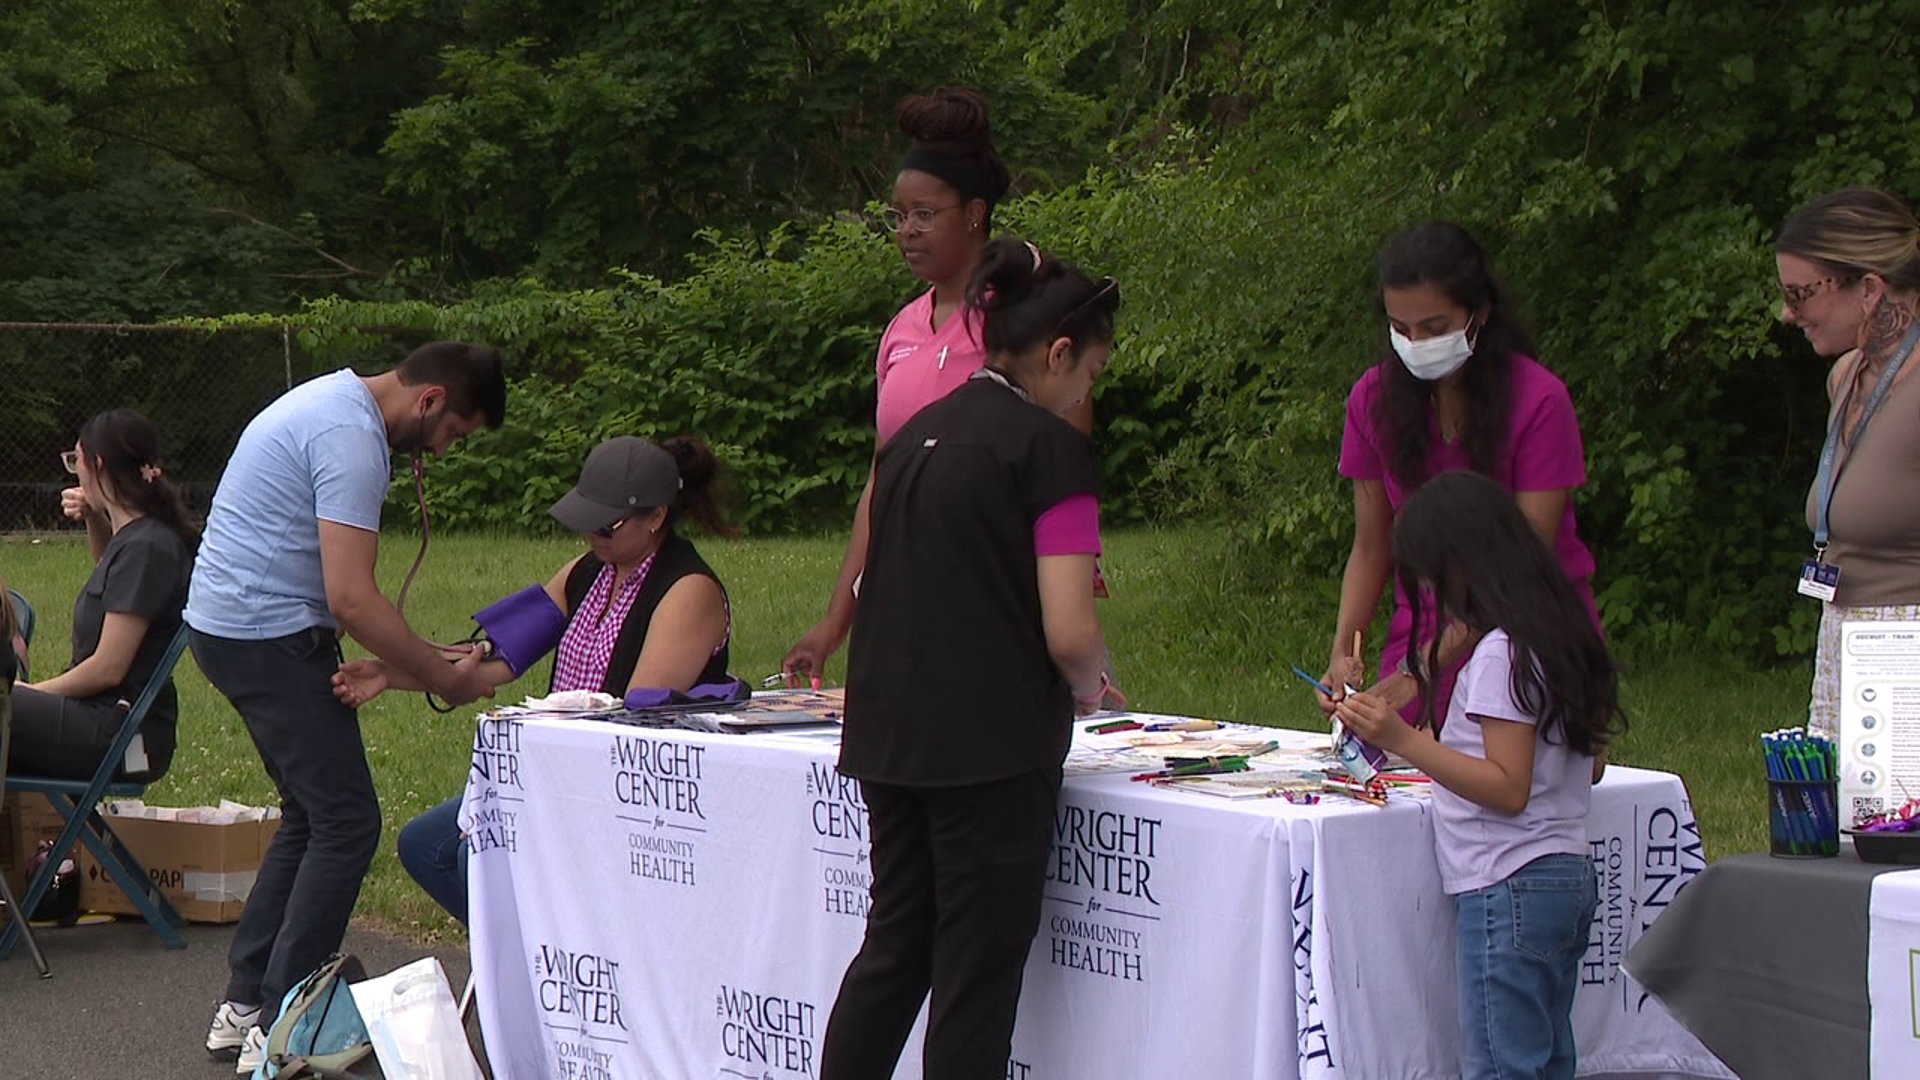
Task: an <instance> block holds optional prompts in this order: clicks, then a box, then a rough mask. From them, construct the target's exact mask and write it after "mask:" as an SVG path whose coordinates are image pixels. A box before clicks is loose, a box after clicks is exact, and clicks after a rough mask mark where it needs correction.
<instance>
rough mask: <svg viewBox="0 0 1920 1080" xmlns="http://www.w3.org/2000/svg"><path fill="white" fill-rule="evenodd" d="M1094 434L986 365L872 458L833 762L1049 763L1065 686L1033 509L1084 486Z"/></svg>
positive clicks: (969, 769) (964, 778)
mask: <svg viewBox="0 0 1920 1080" xmlns="http://www.w3.org/2000/svg"><path fill="white" fill-rule="evenodd" d="M1095 472H1096V470H1095V467H1094V459H1093V446H1092V443H1090V442H1089V441H1088V439H1087V437H1086V436H1085V435H1082V434H1081V433H1080V432H1078V431H1076V430H1074V428H1073V427H1072V425H1070V424H1068V423H1067V422H1066V421H1065V420H1063V419H1061V418H1060V417H1058V416H1055V415H1054V414H1052V413H1050V412H1047V411H1046V410H1045V409H1042V408H1040V407H1039V406H1037V405H1032V404H1029V403H1028V402H1026V401H1024V400H1023V399H1021V398H1020V397H1019V396H1018V395H1016V394H1015V393H1014V392H1013V391H1012V390H1010V389H1008V388H1007V387H1005V386H1002V385H1000V384H999V383H998V382H995V381H993V380H991V379H984V378H975V379H973V380H971V381H969V382H968V383H966V384H965V385H963V386H961V387H960V388H959V389H957V390H955V391H954V392H953V393H951V394H949V395H947V396H946V397H945V398H943V399H941V400H940V401H937V402H935V403H934V404H932V405H929V406H927V407H926V408H925V409H922V410H921V411H920V412H919V413H917V414H915V416H914V417H913V419H911V420H909V421H907V423H906V426H904V427H902V428H901V429H900V430H899V431H898V432H897V433H895V434H894V436H893V438H891V439H889V440H888V441H887V444H886V446H884V447H883V448H882V449H881V451H880V455H879V457H878V459H877V460H876V461H875V463H874V481H873V504H872V510H871V516H870V519H869V521H870V539H869V541H868V545H867V565H866V571H865V575H864V576H863V578H862V579H861V584H860V599H859V603H858V605H857V607H856V608H855V614H854V620H853V638H852V642H851V644H850V645H849V646H848V650H847V715H846V723H845V726H844V733H843V737H842V740H841V744H840V769H841V771H842V772H844V773H846V774H848V775H850V776H857V777H859V778H861V779H864V780H874V781H878V782H881V783H893V784H903V785H911V786H921V787H947V786H955V785H960V784H979V783H987V782H989V781H993V780H1000V779H1005V778H1007V777H1011V776H1017V775H1019V774H1021V773H1024V772H1028V771H1031V770H1034V769H1040V768H1047V767H1058V766H1059V764H1060V762H1061V760H1062V759H1063V758H1065V756H1066V752H1067V744H1068V742H1069V740H1070V737H1071V731H1072V727H1071V725H1072V721H1073V693H1072V691H1071V690H1070V689H1069V688H1068V686H1067V683H1066V680H1065V679H1064V678H1062V677H1061V675H1060V672H1059V670H1058V669H1057V668H1055V666H1054V663H1053V658H1052V655H1051V654H1050V653H1049V652H1048V651H1047V639H1046V632H1045V630H1044V628H1043V626H1042V624H1041V611H1040V586H1039V581H1038V580H1037V577H1036V573H1037V571H1036V563H1035V559H1036V556H1035V554H1034V549H1033V528H1034V523H1035V522H1036V521H1038V520H1039V518H1040V515H1041V514H1043V513H1045V512H1046V511H1047V510H1049V509H1051V508H1052V507H1053V506H1055V505H1056V504H1058V503H1059V502H1060V501H1061V500H1063V499H1065V498H1067V497H1068V496H1071V495H1079V494H1091V493H1093V492H1094V490H1095V480H1096V476H1095Z"/></svg>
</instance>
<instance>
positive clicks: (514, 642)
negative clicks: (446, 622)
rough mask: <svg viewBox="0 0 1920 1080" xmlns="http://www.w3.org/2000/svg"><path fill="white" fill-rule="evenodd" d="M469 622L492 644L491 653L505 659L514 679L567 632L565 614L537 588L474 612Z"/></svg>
mask: <svg viewBox="0 0 1920 1080" xmlns="http://www.w3.org/2000/svg"><path fill="white" fill-rule="evenodd" d="M473 621H474V622H477V623H479V624H480V629H481V630H482V631H483V632H485V634H486V635H487V640H489V641H491V642H493V654H494V655H495V656H498V657H499V658H500V659H502V660H505V661H506V662H507V667H508V668H509V669H511V670H512V671H513V673H514V675H515V676H516V677H517V676H519V675H520V674H521V673H523V672H525V671H526V670H527V669H528V668H530V667H532V666H533V665H535V664H537V663H539V662H540V658H541V657H543V656H545V655H547V654H548V653H550V652H552V651H553V648H554V646H556V645H558V644H560V635H561V634H562V633H563V632H565V630H566V629H567V615H566V612H564V611H561V610H560V607H559V605H557V604H555V603H554V602H553V597H551V596H548V595H547V590H546V589H545V588H544V587H542V586H539V585H529V586H527V587H526V588H524V589H521V590H520V591H519V592H517V593H514V594H513V595H511V596H508V597H505V598H503V599H500V600H496V601H495V602H494V603H492V604H490V605H488V606H487V607H486V608H484V609H482V610H480V611H476V612H474V614H473Z"/></svg>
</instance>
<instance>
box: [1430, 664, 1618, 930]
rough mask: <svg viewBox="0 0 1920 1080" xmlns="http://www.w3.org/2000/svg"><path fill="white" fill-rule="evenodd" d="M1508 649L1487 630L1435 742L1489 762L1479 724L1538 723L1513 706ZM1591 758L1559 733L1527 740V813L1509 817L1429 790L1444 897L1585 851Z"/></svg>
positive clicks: (1464, 671) (1462, 672) (1442, 790)
mask: <svg viewBox="0 0 1920 1080" xmlns="http://www.w3.org/2000/svg"><path fill="white" fill-rule="evenodd" d="M1511 651H1512V643H1511V642H1509V641H1508V639H1507V633H1506V631H1504V630H1492V631H1489V632H1488V633H1487V635H1486V636H1485V637H1483V638H1481V639H1480V644H1479V645H1477V646H1475V647H1474V650H1473V656H1472V657H1470V658H1469V659H1468V660H1467V664H1466V666H1465V667H1463V668H1461V669H1460V678H1459V680H1458V681H1457V682H1455V683H1454V689H1453V700H1452V701H1451V702H1450V703H1449V704H1448V706H1447V723H1446V726H1445V727H1444V728H1442V729H1441V731H1440V741H1441V743H1443V744H1444V745H1446V746H1450V747H1452V748H1453V749H1455V750H1458V751H1460V752H1461V753H1463V754H1466V755H1468V756H1470V757H1477V758H1485V757H1486V756H1487V744H1486V739H1485V738H1484V736H1483V735H1482V734H1481V731H1480V718H1481V717H1487V718H1489V719H1493V720H1512V721H1515V722H1517V723H1522V724H1534V725H1537V724H1538V723H1539V718H1537V717H1534V716H1529V715H1527V714H1526V713H1525V712H1523V711H1522V710H1521V708H1520V705H1519V704H1518V703H1517V702H1515V701H1514V700H1513V691H1512V677H1513V664H1512V657H1511ZM1592 790H1593V758H1592V757H1591V756H1589V755H1586V754H1578V753H1575V752H1574V751H1573V750H1571V749H1569V748H1568V747H1567V744H1566V740H1565V738H1564V737H1563V736H1562V735H1560V734H1559V733H1558V732H1556V733H1554V735H1553V738H1552V741H1548V740H1547V739H1544V738H1535V739H1534V740H1533V789H1532V790H1531V791H1530V792H1529V793H1528V795H1527V806H1526V809H1524V810H1522V811H1520V812H1519V813H1518V814H1515V815H1513V816H1512V817H1508V816H1507V815H1505V814H1498V813H1495V812H1494V811H1492V810H1489V809H1487V808H1486V807H1484V806H1481V805H1480V804H1479V803H1476V802H1472V801H1470V800H1467V799H1463V798H1461V797H1460V796H1458V795H1455V794H1454V793H1453V792H1451V791H1448V790H1447V789H1446V788H1444V787H1442V786H1440V785H1439V784H1435V785H1433V819H1434V820H1433V841H1434V844H1433V846H1434V852H1435V854H1436V855H1438V856H1439V859H1440V882H1441V884H1442V886H1443V887H1444V888H1445V889H1446V891H1447V893H1448V895H1458V894H1460V893H1464V892H1472V891H1473V890H1475V889H1484V888H1486V887H1487V886H1489V885H1495V884H1498V883H1499V882H1502V881H1505V880H1506V879H1507V878H1509V877H1511V876H1513V874H1514V872H1515V871H1517V870H1519V869H1520V868H1521V867H1523V866H1525V865H1527V864H1528V863H1530V862H1532V861H1533V860H1535V859H1537V858H1539V857H1541V856H1542V855H1584V854H1586V852H1587V802H1588V796H1589V795H1590V794H1591V792H1592Z"/></svg>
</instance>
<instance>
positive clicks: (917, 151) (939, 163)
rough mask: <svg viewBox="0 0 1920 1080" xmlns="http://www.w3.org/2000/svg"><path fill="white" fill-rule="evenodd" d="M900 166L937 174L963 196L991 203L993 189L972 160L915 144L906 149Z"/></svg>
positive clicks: (903, 168)
mask: <svg viewBox="0 0 1920 1080" xmlns="http://www.w3.org/2000/svg"><path fill="white" fill-rule="evenodd" d="M900 168H901V169H902V170H903V171H904V170H906V169H913V170H916V171H918V172H923V173H928V174H930V175H932V176H937V177H939V178H940V179H941V180H944V181H946V183H947V185H948V186H949V187H951V188H953V190H955V191H957V192H959V193H960V194H961V195H962V196H963V197H965V198H968V199H985V200H986V201H987V205H988V206H992V205H993V199H994V194H993V189H992V188H991V187H990V186H989V185H988V183H987V178H986V177H985V176H983V175H981V173H980V170H979V169H977V168H975V167H974V165H973V163H972V162H970V161H967V160H966V159H964V158H958V157H954V156H952V155H950V154H942V153H939V152H938V151H935V150H929V149H928V148H926V147H924V146H916V147H914V148H913V149H911V150H909V151H907V156H906V158H905V159H904V160H902V161H901V162H900Z"/></svg>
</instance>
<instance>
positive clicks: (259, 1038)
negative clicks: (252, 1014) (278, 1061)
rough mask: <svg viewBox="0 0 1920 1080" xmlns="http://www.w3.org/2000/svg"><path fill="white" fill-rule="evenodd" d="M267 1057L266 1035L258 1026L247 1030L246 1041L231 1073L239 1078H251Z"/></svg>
mask: <svg viewBox="0 0 1920 1080" xmlns="http://www.w3.org/2000/svg"><path fill="white" fill-rule="evenodd" d="M266 1057H267V1033H266V1032H264V1031H261V1030H260V1028H259V1026H258V1025H256V1026H254V1027H250V1028H248V1029H247V1041H246V1042H245V1043H244V1044H242V1045H241V1047H240V1058H239V1060H238V1061H235V1062H234V1065H233V1071H234V1073H235V1074H237V1075H239V1076H252V1075H253V1074H254V1072H255V1071H256V1070H258V1069H259V1068H260V1063H261V1062H262V1061H264V1060H266Z"/></svg>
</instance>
